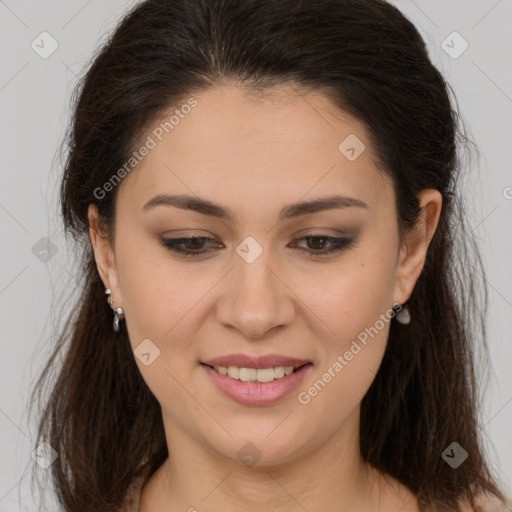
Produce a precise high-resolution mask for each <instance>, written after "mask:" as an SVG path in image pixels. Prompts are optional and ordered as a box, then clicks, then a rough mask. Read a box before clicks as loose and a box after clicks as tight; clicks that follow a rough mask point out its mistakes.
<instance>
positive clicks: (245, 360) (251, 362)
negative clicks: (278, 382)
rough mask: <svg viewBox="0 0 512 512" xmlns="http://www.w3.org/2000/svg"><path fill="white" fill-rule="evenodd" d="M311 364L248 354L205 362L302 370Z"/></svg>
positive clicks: (294, 359)
mask: <svg viewBox="0 0 512 512" xmlns="http://www.w3.org/2000/svg"><path fill="white" fill-rule="evenodd" d="M308 363H311V361H309V360H307V359H298V358H295V357H287V356H281V355H278V354H267V355H264V356H248V355H246V354H230V355H226V356H220V357H216V358H214V359H209V360H207V361H203V362H202V364H205V365H207V366H212V367H213V366H238V367H240V368H256V369H258V368H273V367H276V366H293V367H294V368H300V367H301V366H304V365H305V364H308Z"/></svg>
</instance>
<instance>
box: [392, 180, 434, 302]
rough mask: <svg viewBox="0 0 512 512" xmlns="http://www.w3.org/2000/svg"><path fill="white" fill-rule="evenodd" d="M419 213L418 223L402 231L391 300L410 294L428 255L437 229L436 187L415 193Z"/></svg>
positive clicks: (397, 300)
mask: <svg viewBox="0 0 512 512" xmlns="http://www.w3.org/2000/svg"><path fill="white" fill-rule="evenodd" d="M418 201H419V203H420V208H421V214H420V218H419V219H418V222H417V224H416V225H415V226H414V227H413V228H412V229H411V231H410V232H409V233H407V234H406V235H405V239H404V241H403V243H402V246H401V248H400V254H399V257H398V264H397V268H396V274H395V275H396V279H395V290H394V294H393V303H396V302H398V303H399V304H404V303H405V302H406V301H407V300H408V299H409V297H410V296H411V294H412V291H413V289H414V286H415V285H416V281H417V280H418V278H419V276H420V274H421V272H422V270H423V267H424V265H425V259H426V257H427V249H428V247H429V245H430V241H431V240H432V237H433V236H434V233H435V231H436V228H437V225H438V222H439V217H440V214H441V206H442V202H443V198H442V196H441V193H440V192H439V191H438V190H436V189H430V188H429V189H424V190H422V191H421V192H420V193H419V194H418Z"/></svg>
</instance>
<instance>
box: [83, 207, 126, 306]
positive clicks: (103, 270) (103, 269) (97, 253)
mask: <svg viewBox="0 0 512 512" xmlns="http://www.w3.org/2000/svg"><path fill="white" fill-rule="evenodd" d="M87 216H88V218H89V238H90V241H91V245H92V247H93V251H94V258H95V260H96V267H97V268H98V273H99V275H100V277H101V280H102V281H103V284H104V286H105V288H110V290H111V291H112V296H113V298H114V301H115V302H114V305H113V307H119V306H121V305H122V303H123V302H122V296H121V290H120V287H119V279H118V274H117V268H116V263H115V255H114V249H113V247H112V244H111V241H110V239H109V238H108V236H107V234H106V233H104V232H103V231H102V230H101V227H100V222H99V214H98V209H97V207H96V205H95V204H93V203H91V204H90V205H89V207H88V210H87Z"/></svg>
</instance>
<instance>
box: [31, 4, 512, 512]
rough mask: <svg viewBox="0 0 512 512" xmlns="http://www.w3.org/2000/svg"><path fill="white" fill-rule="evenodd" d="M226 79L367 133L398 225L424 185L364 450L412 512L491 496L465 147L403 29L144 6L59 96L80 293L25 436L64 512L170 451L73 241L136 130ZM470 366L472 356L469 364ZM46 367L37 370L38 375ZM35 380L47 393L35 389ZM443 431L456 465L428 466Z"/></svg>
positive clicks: (271, 12)
mask: <svg viewBox="0 0 512 512" xmlns="http://www.w3.org/2000/svg"><path fill="white" fill-rule="evenodd" d="M224 81H234V82H235V83H237V84H239V85H240V86H241V87H247V88H249V89H250V90H252V91H253V92H256V91H258V90H264V89H266V88H269V87H272V86H273V85H276V84H283V83H293V84H299V85H303V86H306V87H311V88H312V89H317V90H322V91H323V92H324V93H325V94H326V95H327V96H328V97H329V98H330V99H331V100H332V101H333V103H334V104H335V105H336V106H337V107H339V108H340V109H342V110H344V111H346V112H348V113H350V114H352V115H354V116H355V117H356V118H358V119H360V120H361V121H362V122H363V123H364V124H365V126H366V128H367V130H368V133H369V134H370V142H371V144H372V146H373V148H374V149H375V151H376V154H377V156H378V158H379V161H380V163H381V166H382V169H384V172H385V173H386V174H387V175H388V176H389V177H390V178H391V180H392V183H393V186H394V188H395V192H396V209H397V218H398V225H399V229H400V235H401V237H403V235H404V234H405V233H406V231H407V230H408V229H409V228H411V227H412V226H413V225H414V223H415V221H416V220H417V219H418V215H419V213H420V211H419V206H418V201H417V194H418V193H419V192H420V191H421V190H422V189H425V188H435V189H437V190H439V191H440V192H441V194H442V198H443V206H442V212H441V218H440V221H439V225H438V228H437V231H436V233H435V235H434V238H433V240H432V242H431V245H430V247H429V249H428V253H427V258H426V263H425V266H424V269H423V272H422V274H421V275H420V277H419V280H418V282H417V284H416V286H415V288H414V290H413V293H412V295H411V297H410V299H409V301H408V304H407V305H408V307H409V310H410V313H411V317H412V320H411V322H410V324H408V325H403V324H400V323H396V322H393V323H392V324H391V328H390V329H391V330H390V333H389V340H388V344H387V348H386V352H385V355H384V358H383V361H382V364H381V366H380V368H379V371H378V373H377V375H376V377H375V380H374V381H373V383H372V385H371V387H370V389H369V390H368V392H367V394H366V395H365V397H364V399H363V401H362V404H361V405H362V407H361V427H360V434H361V435H360V437H361V446H360V448H361V453H362V455H363V457H364V459H365V460H366V461H368V462H369V463H370V464H371V465H372V466H374V467H375V468H377V469H379V470H380V471H382V472H384V473H386V474H389V475H391V476H392V477H394V478H396V479H397V480H399V481H400V482H402V483H403V484H404V485H406V486H407V487H408V488H409V489H410V490H411V491H412V492H414V493H415V495H416V496H417V498H418V502H419V504H420V506H421V507H422V510H456V511H458V510H460V508H459V502H460V501H461V500H467V501H469V502H470V503H471V506H472V507H473V508H474V509H475V510H478V508H476V501H475V498H476V497H477V496H479V495H480V494H488V495H490V496H495V497H497V498H499V499H500V500H502V501H503V502H504V503H505V502H506V498H505V496H504V495H503V494H502V492H501V491H500V489H499V487H498V484H497V482H496V481H495V480H494V479H493V476H492V474H491V472H490V468H489V467H488V465H487V463H486V461H485V455H484V452H483V445H482V438H481V431H480V429H481V427H480V418H479V417H478V406H479V400H480V398H479V395H478V391H479V390H478V387H477V367H476V356H478V360H482V361H486V359H485V358H486V357H487V350H488V348H487V344H486V333H485V318H486V309H487V291H486V289H485V283H484V281H482V280H481V279H480V277H481V275H484V269H483V266H482V263H481V260H480V257H479V254H478V248H477V247H476V245H475V243H474V240H473V239H472V237H471V233H470V231H469V230H468V229H467V219H466V216H465V213H464V209H463V203H462V201H461V199H460V196H459V194H458V190H457V184H458V179H459V177H460V174H461V172H462V171H464V170H465V169H466V167H465V166H464V165H463V158H462V151H461V153H460V154H459V149H460V150H463V149H467V148H468V147H469V146H470V144H471V143H470V140H469V139H468V137H467V136H466V135H465V134H464V130H463V128H462V126H463V123H462V122H461V119H460V116H459V114H458V112H457V110H456V109H455V107H454V105H455V104H456V99H455V95H454V94H453V91H452V90H451V87H450V86H449V84H447V83H446V82H445V80H444V79H443V77H442V75H441V74H440V72H439V71H438V70H437V69H436V68H435V67H434V66H433V64H432V63H431V61H430V60H429V57H428V52H427V48H426V46H425V43H424V41H423V40H422V38H421V36H420V34H419V33H418V31H417V29H416V28H415V27H414V25H413V24H412V23H411V22H410V21H409V20H408V19H407V18H406V17H404V16H403V15H402V13H401V12H400V11H399V10H398V9H397V8H395V7H393V6H392V5H390V4H388V3H387V2H385V1H382V0H334V1H333V0H330V1H327V0H307V1H303V2H301V1H297V0H280V1H278V2H276V1H275V0H216V1H215V2H213V1H211V0H146V1H143V2H141V3H139V4H138V5H136V6H135V7H134V8H132V10H131V11H130V12H129V13H127V14H126V16H125V17H124V18H123V19H122V20H121V22H120V23H119V25H118V26H117V28H116V30H115V31H114V32H113V34H112V35H111V37H110V38H109V39H108V41H107V42H106V43H105V44H104V45H103V46H102V48H101V49H100V50H99V52H98V53H97V55H96V56H95V58H94V60H93V62H92V64H91V65H90V67H89V68H88V70H87V72H86V74H85V76H84V77H83V78H82V79H81V81H80V83H79V86H78V87H77V89H76V91H75V94H74V97H73V100H74V101H73V118H72V123H71V125H70V128H69V131H68V135H67V138H66V141H65V143H66V152H67V157H66V161H65V167H64V173H63V177H62V183H61V190H60V200H61V207H62V215H63V221H64V226H65V229H66V231H67V233H68V234H69V235H72V237H73V238H74V240H75V241H76V242H77V245H78V247H79V249H80V250H81V253H82V255H83V256H82V259H81V266H80V275H79V279H80V286H81V294H80V296H79V300H78V301H77V303H76V304H75V305H74V307H73V308H72V311H71V313H70V314H69V316H68V317H67V320H66V322H65V325H64V326H63V328H62V330H61V331H60V332H59V336H58V342H57V344H56V346H55V348H54V351H53V353H52V354H51V356H50V358H49V360H48V362H47V364H46V366H45V367H44V369H43V371H42V373H41V375H40V377H39V379H38V380H37V382H36V383H35V385H34V391H33V396H32V402H34V403H35V402H36V401H37V402H38V403H42V404H43V405H42V407H41V410H40V412H39V414H40V421H39V426H38V432H37V441H36V443H35V445H38V444H39V443H41V442H43V441H46V442H47V443H49V444H50V445H51V446H52V447H53V448H54V449H55V450H56V451H57V453H58V457H57V459H56V460H55V461H54V462H53V464H52V465H51V466H50V470H49V471H51V477H52V482H53V486H54V489H55V491H56V495H57V498H58V501H59V503H60V504H61V505H62V507H63V510H65V511H81V512H83V511H86V510H105V511H107V510H109V511H110V510H111V511H114V510H118V509H119V507H120V505H121V502H122V500H123V498H124V496H125V494H126V491H127V488H128V486H129V484H130V482H131V481H132V480H133V479H134V478H135V477H136V476H140V475H142V474H146V473H147V475H148V477H149V476H150V475H151V474H152V473H153V472H154V471H155V470H156V469H157V468H158V467H159V466H160V465H161V464H162V462H163V461H164V460H165V459H166V458H167V456H168V451H167V446H166V442H165V436H164V430H163V423H162V417H161V410H160V405H159V403H158V401H157V400H156V398H155V397H154V395H153V394H152V393H151V391H150V390H149V388H148V387H147V385H146V384H145V382H144V380H143V379H142V377H141V374H140V372H139V371H138V368H137V365H136V364H135V361H134V356H133V353H132V350H131V347H130V342H129V339H128V335H127V332H126V328H125V326H124V323H121V331H120V332H119V333H115V332H114V331H113V330H112V311H111V309H110V308H109V306H108V304H107V302H106V300H105V299H106V297H105V293H104V286H103V283H102V281H101V279H100V277H99V274H98V272H97V269H96V264H95V260H94V254H93V252H92V249H91V244H90V241H89V238H88V227H89V226H88V218H87V208H88V205H89V204H90V203H94V204H96V206H97V208H98V211H99V214H100V220H101V223H102V226H103V228H104V229H105V231H106V232H110V233H113V227H114V213H115V198H116V192H117V189H118V187H116V189H115V190H114V191H113V192H111V193H107V194H105V195H104V197H101V199H100V198H99V197H98V194H97V193H96V194H95V191H97V189H98V187H101V186H102V185H103V184H104V183H106V182H107V181H109V179H110V178H111V177H112V176H113V175H115V174H116V172H117V171H118V170H119V169H120V168H121V167H122V166H123V165H124V164H125V162H126V161H127V160H128V158H129V156H130V154H131V153H132V151H134V149H135V148H136V147H137V143H138V142H139V143H140V141H141V140H144V139H145V138H146V136H147V130H148V127H149V126H151V123H152V122H153V121H154V120H155V119H157V116H158V115H160V114H161V113H162V112H164V111H166V110H167V109H168V108H169V107H170V106H178V105H179V104H180V102H181V101H182V99H183V98H184V97H187V96H190V95H191V94H192V93H194V92H199V91H203V90H205V89H208V88H210V87H214V86H215V85H218V84H220V83H222V82H224ZM450 93H452V96H453V102H454V103H452V100H451V99H450ZM483 368H484V366H483ZM52 370H53V371H54V372H55V371H57V375H56V378H55V379H53V380H52V379H51V378H50V375H51V371H52ZM48 386H50V387H51V389H50V390H49V393H48V396H44V393H43V392H44V390H45V389H46V388H47V387H48ZM454 441H456V442H457V443H458V444H459V445H460V446H461V447H462V448H463V449H464V450H465V451H466V452H467V453H468V458H467V460H465V461H464V462H463V463H462V464H461V465H460V466H458V467H457V468H453V467H451V465H449V464H447V462H446V461H445V460H444V459H443V457H442V454H443V452H444V450H445V449H446V448H447V447H449V446H450V445H451V443H452V442H454Z"/></svg>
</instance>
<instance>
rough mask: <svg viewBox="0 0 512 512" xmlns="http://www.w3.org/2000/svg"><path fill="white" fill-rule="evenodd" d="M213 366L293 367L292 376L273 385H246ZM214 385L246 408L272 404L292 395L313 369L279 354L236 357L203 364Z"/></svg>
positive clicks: (246, 383)
mask: <svg viewBox="0 0 512 512" xmlns="http://www.w3.org/2000/svg"><path fill="white" fill-rule="evenodd" d="M210 366H238V367H244V368H271V367H275V366H293V367H295V368H297V370H295V371H294V372H293V373H292V374H290V375H287V376H285V377H282V378H280V379H275V380H273V381H272V382H243V381H241V380H237V379H232V378H231V377H229V376H227V375H221V374H220V373H219V372H217V371H216V370H214V369H213V368H210ZM201 367H202V368H204V370H205V371H206V373H207V374H208V376H209V377H210V379H211V381H212V382H213V384H214V385H215V386H216V387H217V389H219V391H221V392H222V393H224V394H225V395H226V396H228V397H229V398H231V399H233V400H234V401H236V402H238V403H240V404H243V405H253V406H258V405H259V406H262V405H270V404H273V403H275V402H278V401H279V400H281V399H283V398H284V397H286V396H287V395H289V394H290V393H291V392H292V391H293V390H294V389H295V388H297V387H298V386H299V384H300V383H301V382H302V380H303V378H304V376H305V375H306V374H307V373H308V372H309V371H310V370H311V369H312V368H313V364H312V363H311V362H310V361H307V360H304V359H296V358H290V357H284V356H277V355H267V356H261V357H256V358H253V357H249V356H246V355H244V354H233V355H230V356H224V357H218V358H215V359H211V360H209V361H205V362H204V363H202V364H201Z"/></svg>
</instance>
